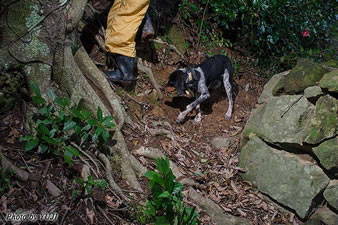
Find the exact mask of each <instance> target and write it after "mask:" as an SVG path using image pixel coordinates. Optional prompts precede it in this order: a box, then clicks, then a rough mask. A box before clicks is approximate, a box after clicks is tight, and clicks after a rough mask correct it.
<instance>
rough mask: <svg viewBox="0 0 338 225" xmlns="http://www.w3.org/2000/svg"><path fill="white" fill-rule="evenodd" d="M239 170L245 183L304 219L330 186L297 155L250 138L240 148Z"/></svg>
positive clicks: (313, 167)
mask: <svg viewBox="0 0 338 225" xmlns="http://www.w3.org/2000/svg"><path fill="white" fill-rule="evenodd" d="M239 166H240V167H241V168H243V169H244V170H245V171H246V173H243V174H242V177H243V179H244V180H248V181H250V182H252V183H253V184H254V185H255V186H256V187H257V188H258V190H259V191H261V192H263V193H265V194H267V195H269V196H270V197H271V198H273V199H274V200H276V201H277V202H279V203H281V204H283V205H284V206H287V207H289V208H291V209H294V210H295V211H296V213H297V214H298V215H299V216H300V217H301V218H303V219H306V218H307V217H308V216H309V215H310V214H311V213H312V212H313V209H314V208H315V207H316V206H317V205H318V204H319V203H320V200H321V199H320V197H319V196H320V194H321V192H322V191H323V190H324V189H325V188H326V186H327V185H328V183H329V178H328V177H327V176H326V174H325V173H324V172H323V170H322V169H321V168H320V167H318V166H316V165H314V164H313V163H311V162H310V161H307V160H303V159H301V158H300V157H299V156H298V155H295V154H291V153H288V152H286V151H283V150H277V149H274V148H272V147H270V146H269V145H267V144H266V143H265V142H264V141H262V140H261V139H260V138H258V137H257V136H254V135H252V137H251V139H250V140H249V142H248V143H247V144H246V145H245V146H244V147H243V148H242V150H241V152H240V156H239Z"/></svg>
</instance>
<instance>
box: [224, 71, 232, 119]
mask: <svg viewBox="0 0 338 225" xmlns="http://www.w3.org/2000/svg"><path fill="white" fill-rule="evenodd" d="M223 83H224V88H225V91H226V93H227V96H228V100H229V107H228V111H227V113H226V114H225V119H226V120H229V119H230V118H231V115H232V110H233V107H234V101H233V99H232V86H231V83H230V74H229V71H228V69H225V71H224V74H223Z"/></svg>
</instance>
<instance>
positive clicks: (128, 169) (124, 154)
mask: <svg viewBox="0 0 338 225" xmlns="http://www.w3.org/2000/svg"><path fill="white" fill-rule="evenodd" d="M113 139H115V140H117V144H116V145H115V146H114V147H116V149H117V150H118V151H119V154H120V157H121V162H122V163H121V171H122V178H123V179H125V180H126V182H127V183H128V184H129V185H130V186H131V187H132V188H134V189H135V190H138V191H141V192H143V190H142V188H141V185H140V184H139V182H138V181H137V179H136V174H135V171H134V170H133V166H132V163H131V162H130V158H131V154H130V153H129V151H128V148H127V145H126V143H125V141H124V137H123V135H122V133H121V132H120V131H117V132H115V134H114V137H113Z"/></svg>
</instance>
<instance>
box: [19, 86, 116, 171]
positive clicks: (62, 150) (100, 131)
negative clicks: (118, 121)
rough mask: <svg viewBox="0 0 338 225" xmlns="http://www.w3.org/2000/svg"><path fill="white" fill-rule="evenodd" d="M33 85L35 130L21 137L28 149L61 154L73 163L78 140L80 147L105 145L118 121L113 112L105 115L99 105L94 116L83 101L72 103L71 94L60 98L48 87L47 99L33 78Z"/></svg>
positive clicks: (66, 160)
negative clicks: (114, 121) (75, 104)
mask: <svg viewBox="0 0 338 225" xmlns="http://www.w3.org/2000/svg"><path fill="white" fill-rule="evenodd" d="M30 85H31V89H32V91H33V97H32V100H33V102H34V103H35V106H36V109H37V110H36V113H34V116H33V120H34V125H33V126H34V128H33V132H32V134H30V135H27V136H25V137H23V138H21V140H22V141H25V142H26V143H25V150H26V151H31V150H36V151H38V152H39V153H41V154H45V153H47V154H54V155H60V154H62V155H63V158H64V160H65V162H66V163H68V164H69V165H72V163H73V157H74V156H79V152H78V150H77V144H78V146H80V147H84V146H86V145H87V146H89V145H94V146H95V147H96V146H97V147H98V148H102V147H103V144H104V143H106V142H107V141H108V138H109V137H110V134H109V130H111V129H112V128H113V127H114V126H115V124H113V122H112V120H113V117H112V116H106V117H103V115H102V110H101V109H100V107H98V109H97V118H95V117H94V116H93V115H92V113H91V112H89V111H88V110H86V109H85V108H84V107H83V106H82V101H80V103H79V104H78V105H77V106H75V107H71V102H70V99H69V98H68V97H65V98H60V97H58V96H56V95H55V94H54V93H53V92H52V90H50V89H49V90H48V98H49V99H45V98H44V97H43V96H42V95H41V92H40V89H39V87H38V86H37V85H36V84H35V83H34V82H31V84H30ZM76 140H78V141H76ZM76 143H77V144H76Z"/></svg>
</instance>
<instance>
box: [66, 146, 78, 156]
mask: <svg viewBox="0 0 338 225" xmlns="http://www.w3.org/2000/svg"><path fill="white" fill-rule="evenodd" d="M66 150H67V151H68V152H69V153H70V154H71V155H72V156H79V155H80V153H79V151H78V150H77V149H76V148H73V147H72V146H66Z"/></svg>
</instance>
